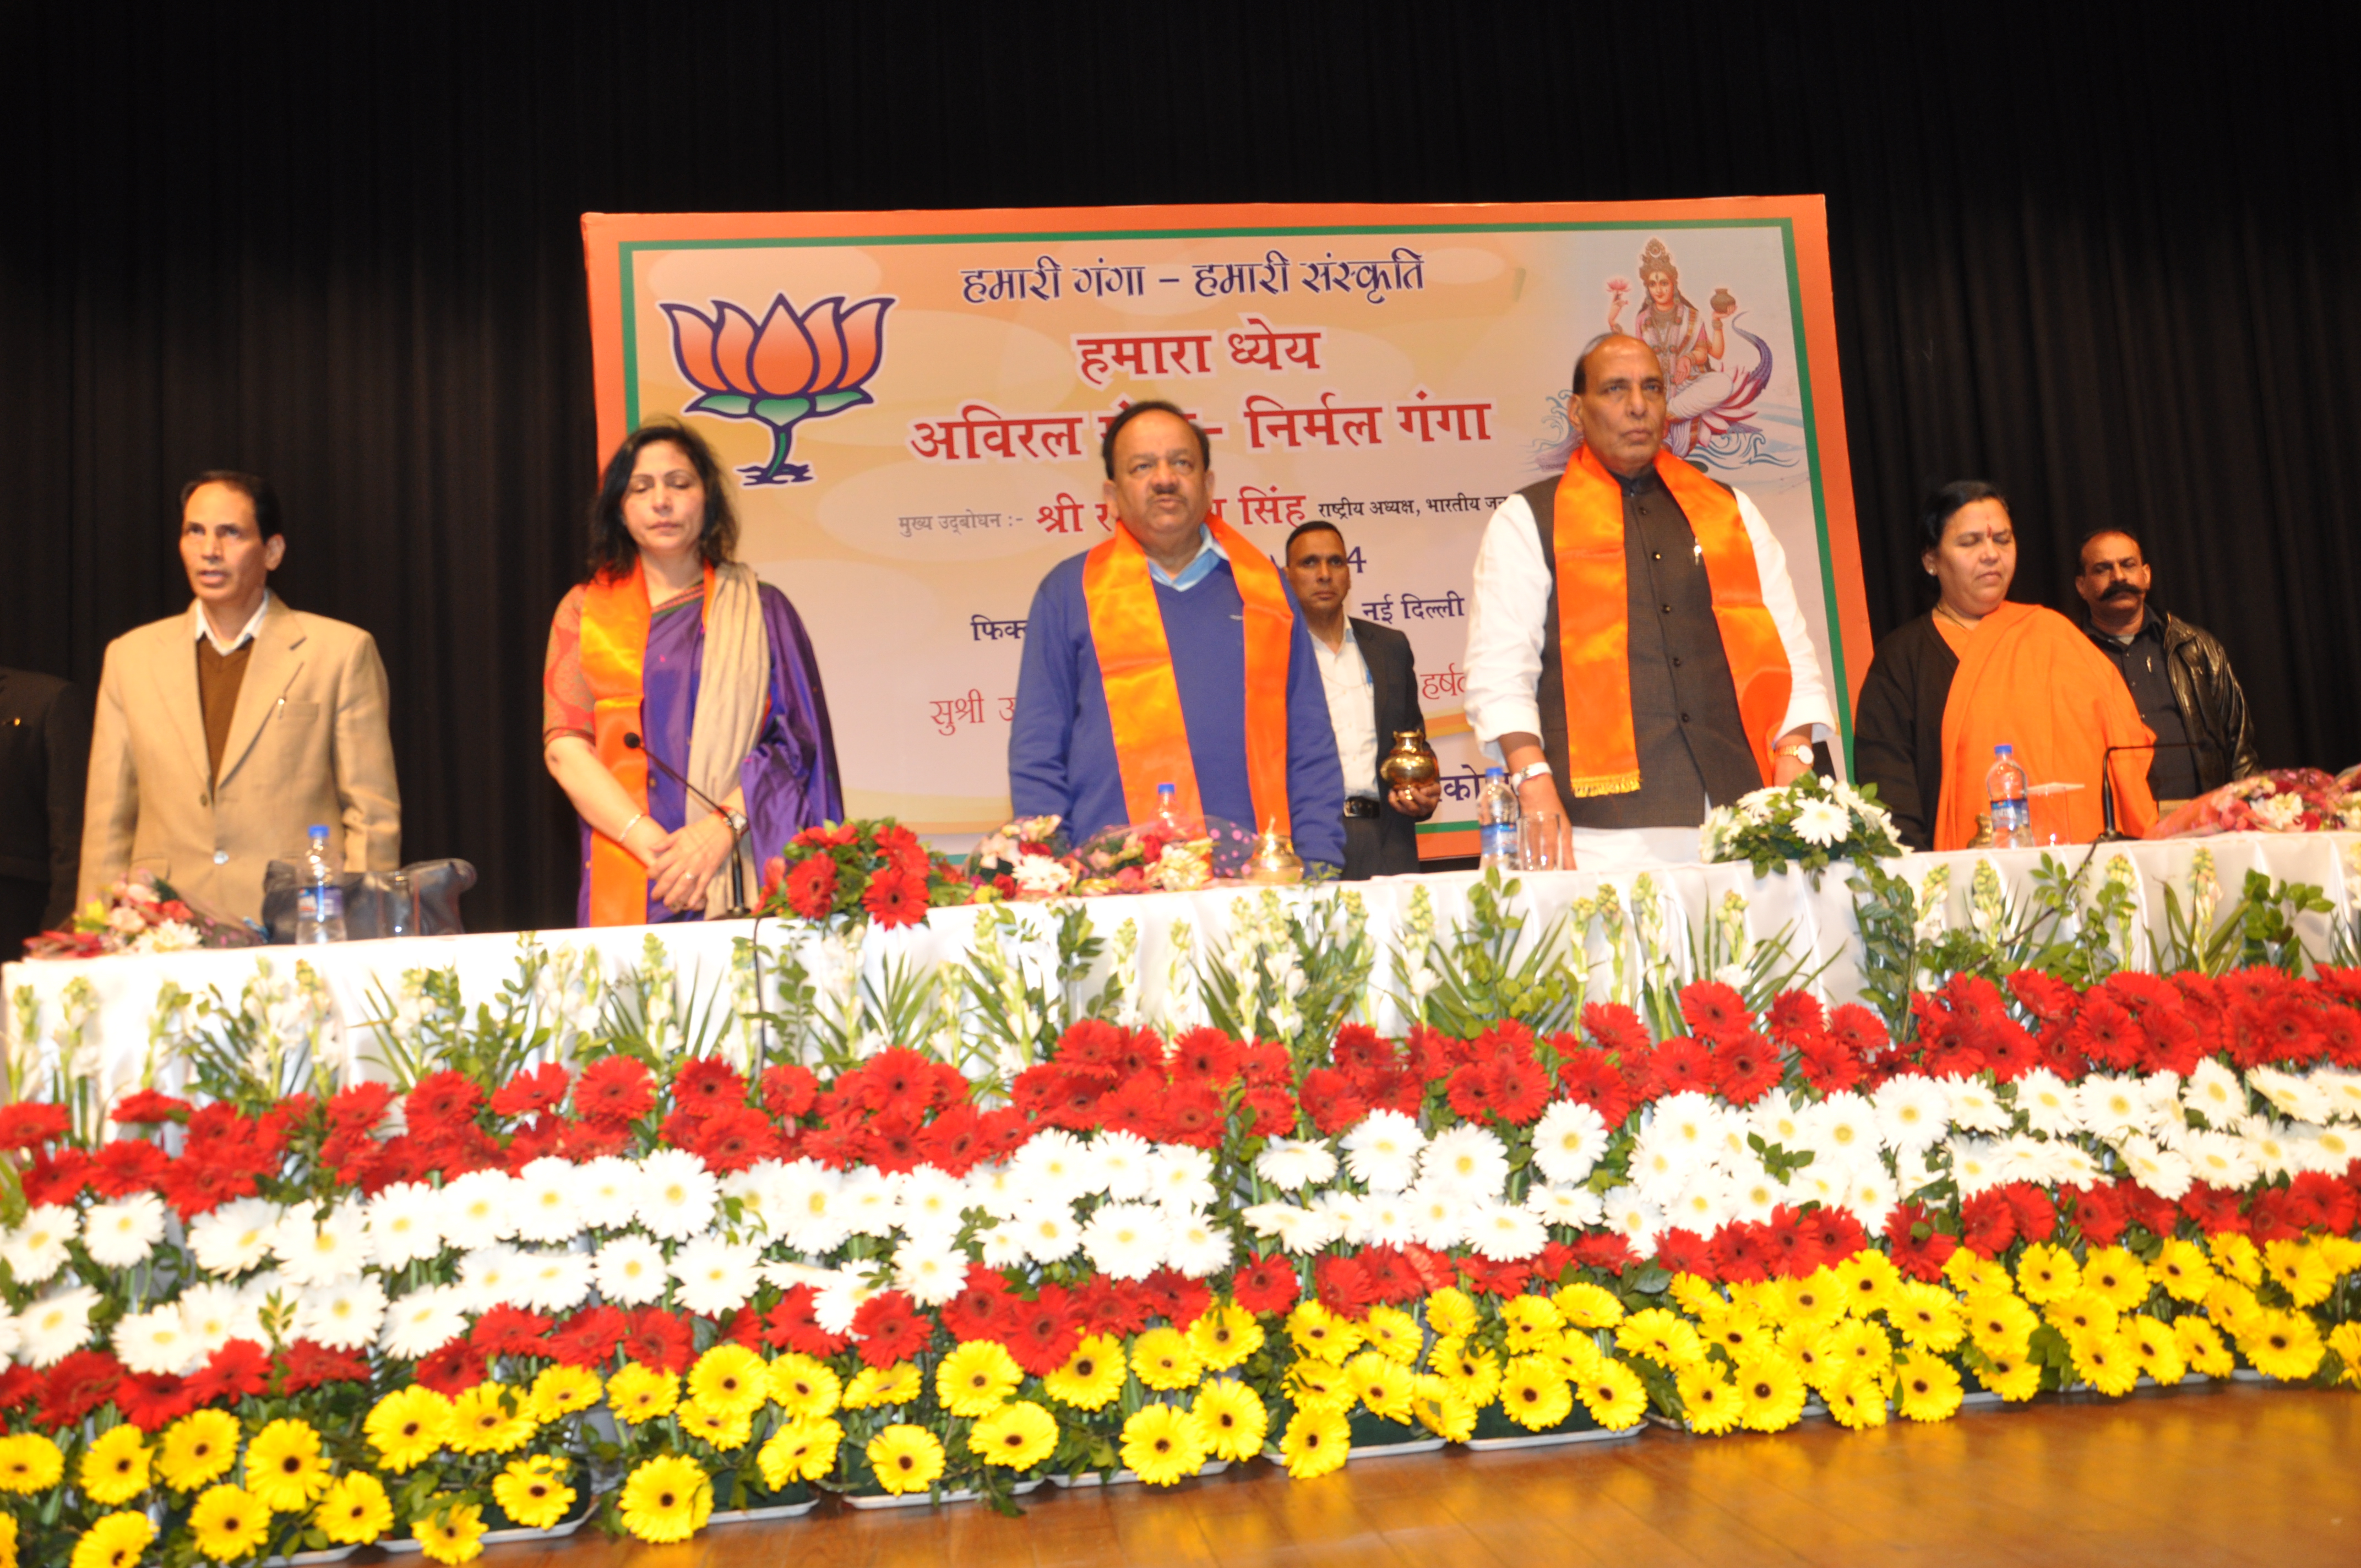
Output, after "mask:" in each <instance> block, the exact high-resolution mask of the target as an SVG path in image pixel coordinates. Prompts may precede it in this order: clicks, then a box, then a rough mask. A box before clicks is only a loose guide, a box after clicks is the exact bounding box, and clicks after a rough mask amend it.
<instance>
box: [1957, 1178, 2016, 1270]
mask: <svg viewBox="0 0 2361 1568" xmlns="http://www.w3.org/2000/svg"><path fill="white" fill-rule="evenodd" d="M2015 1240H2016V1211H2015V1210H2014V1209H2012V1208H2010V1207H2009V1206H2008V1200H2007V1199H2005V1198H2004V1197H2002V1196H2001V1195H2000V1194H1999V1193H1997V1192H1979V1193H1977V1194H1976V1195H1975V1196H1974V1197H1972V1198H1969V1199H1965V1200H1963V1201H1961V1202H1960V1245H1961V1246H1963V1247H1966V1248H1967V1249H1968V1250H1969V1251H1970V1252H1971V1253H1974V1254H1975V1255H1977V1256H1978V1257H1998V1256H1999V1255H2001V1254H2002V1253H2004V1252H2005V1251H2007V1250H2008V1247H2009V1245H2010V1244H2011V1243H2012V1242H2014V1241H2015Z"/></svg>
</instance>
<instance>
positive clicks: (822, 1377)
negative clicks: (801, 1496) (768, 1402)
mask: <svg viewBox="0 0 2361 1568" xmlns="http://www.w3.org/2000/svg"><path fill="white" fill-rule="evenodd" d="M771 1398H772V1400H773V1401H774V1403H775V1404H777V1406H778V1407H779V1408H780V1409H783V1410H785V1411H786V1412H787V1414H789V1415H791V1416H805V1417H809V1418H812V1419H818V1417H821V1416H832V1415H834V1414H836V1407H837V1406H838V1405H839V1404H840V1403H842V1402H843V1399H844V1384H843V1382H842V1380H841V1379H840V1378H839V1377H838V1376H837V1375H836V1371H835V1369H834V1368H833V1367H831V1366H829V1364H828V1363H827V1362H825V1361H820V1360H817V1359H815V1358H814V1357H812V1356H808V1355H806V1354H802V1353H801V1352H800V1351H797V1352H790V1353H789V1354H785V1355H783V1356H781V1357H779V1358H778V1359H777V1360H776V1361H774V1362H773V1363H771ZM774 1490H775V1488H774Z"/></svg>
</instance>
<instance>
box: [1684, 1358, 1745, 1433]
mask: <svg viewBox="0 0 2361 1568" xmlns="http://www.w3.org/2000/svg"><path fill="white" fill-rule="evenodd" d="M1674 1384H1675V1387H1677V1388H1678V1389H1679V1390H1680V1395H1681V1409H1682V1410H1683V1411H1685V1412H1686V1414H1687V1416H1688V1421H1689V1430H1690V1431H1694V1432H1699V1433H1702V1434H1703V1435H1705V1436H1707V1437H1713V1436H1716V1435H1719V1433H1722V1432H1726V1431H1729V1430H1730V1428H1732V1427H1734V1426H1736V1425H1737V1424H1738V1423H1739V1421H1740V1420H1741V1418H1742V1417H1743V1416H1744V1415H1745V1414H1746V1409H1745V1406H1744V1405H1742V1404H1741V1402H1740V1400H1739V1398H1738V1390H1737V1389H1736V1388H1735V1387H1731V1385H1730V1381H1729V1379H1727V1378H1725V1377H1724V1376H1722V1375H1721V1368H1720V1367H1719V1366H1717V1365H1714V1364H1713V1363H1712V1362H1710V1361H1707V1362H1700V1363H1698V1364H1697V1365H1695V1366H1691V1367H1688V1368H1686V1370H1684V1371H1683V1372H1682V1373H1681V1375H1680V1376H1678V1377H1676V1378H1675V1379H1674Z"/></svg>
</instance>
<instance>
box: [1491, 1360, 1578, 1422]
mask: <svg viewBox="0 0 2361 1568" xmlns="http://www.w3.org/2000/svg"><path fill="white" fill-rule="evenodd" d="M1500 1409H1501V1410H1502V1411H1503V1412H1505V1413H1506V1414H1507V1416H1508V1418H1509V1419H1510V1420H1512V1421H1514V1422H1516V1423H1517V1424H1518V1425H1519V1426H1521V1427H1523V1428H1524V1429H1525V1430H1526V1431H1544V1430H1546V1429H1548V1428H1550V1427H1554V1426H1555V1425H1557V1424H1558V1422H1560V1421H1562V1420H1565V1418H1566V1416H1567V1414H1568V1413H1569V1412H1571V1411H1572V1410H1573V1409H1574V1391H1573V1390H1572V1389H1571V1388H1569V1387H1567V1386H1566V1381H1565V1374H1563V1373H1561V1372H1560V1371H1558V1369H1557V1365H1556V1364H1555V1363H1554V1362H1552V1361H1550V1360H1549V1359H1548V1358H1546V1357H1544V1356H1539V1355H1520V1356H1514V1357H1511V1358H1510V1361H1509V1364H1508V1365H1506V1366H1504V1367H1502V1368H1501V1369H1500Z"/></svg>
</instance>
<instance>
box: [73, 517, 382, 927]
mask: <svg viewBox="0 0 2361 1568" xmlns="http://www.w3.org/2000/svg"><path fill="white" fill-rule="evenodd" d="M286 550H287V541H286V538H285V536H284V535H283V534H282V533H281V532H280V522H279V499H278V497H277V495H276V493H275V492H274V491H273V490H272V489H271V488H270V486H269V484H268V483H267V482H266V481H264V480H262V479H260V478H258V477H255V476H254V475H251V474H237V473H232V472H229V471H227V470H216V471H214V472H211V473H205V474H200V475H199V476H197V477H195V478H194V479H192V480H190V481H189V483H188V485H187V487H186V488H183V489H182V490H181V565H184V566H185V567H187V569H188V573H189V586H190V587H191V588H192V590H194V592H195V594H196V600H195V602H194V603H192V605H190V607H189V609H187V611H186V612H185V613H183V614H181V615H175V616H170V617H168V618H166V619H165V620H158V621H151V622H149V623H148V625H146V626H142V627H139V628H137V629H136V630H131V631H127V632H126V633H124V634H123V635H122V636H120V637H118V638H116V639H115V641H113V642H110V643H109V644H107V648H106V665H105V671H104V674H102V675H101V676H100V677H99V687H98V712H97V716H96V718H95V720H94V722H93V729H92V734H91V748H90V785H89V791H88V794H87V795H86V797H85V799H84V803H83V808H82V887H81V893H80V897H81V899H82V901H83V902H85V903H86V902H88V901H89V900H91V899H93V898H101V897H104V896H105V894H107V891H108V890H109V889H110V888H111V887H112V886H113V884H114V883H115V880H116V879H117V878H119V877H120V876H122V875H123V873H124V872H126V870H127V869H129V868H131V867H134V866H138V867H144V868H146V869H147V870H149V871H152V872H155V873H156V874H157V875H158V876H159V877H162V878H164V879H166V880H167V881H169V882H170V883H171V885H172V887H173V888H174V890H175V891H177V892H178V893H180V894H181V895H182V896H183V897H186V898H190V899H193V900H195V901H197V902H198V903H200V904H202V905H205V906H207V907H208V908H210V909H211V910H213V911H214V913H216V914H219V915H224V916H231V917H233V918H245V919H258V918H259V916H261V913H262V880H263V872H264V871H265V869H266V868H267V867H268V865H269V862H270V861H272V860H274V859H276V860H282V861H301V860H302V856H303V851H304V836H305V833H306V831H307V830H308V829H309V828H312V827H313V826H320V827H324V828H327V829H328V853H329V857H330V859H331V860H332V861H335V862H336V863H338V864H341V865H343V866H345V867H346V869H347V870H349V871H377V872H390V871H394V870H396V869H398V868H399V867H400V866H401V794H400V791H399V789H398V787H397V786H396V784H395V781H394V769H393V741H392V739H391V737H390V734H389V732H388V730H387V728H386V680H385V665H384V663H382V662H381V661H380V660H379V658H378V652H377V643H376V641H375V640H374V639H372V638H371V637H370V636H369V634H368V632H366V631H363V630H360V629H359V628H357V627H354V626H347V625H346V624H345V623H344V622H343V621H341V620H329V619H328V618H327V617H325V616H322V615H308V614H303V613H301V612H298V611H296V610H293V609H289V608H288V607H287V605H286V603H285V602H284V601H283V600H281V599H280V598H278V597H277V596H276V595H274V594H272V593H271V592H270V589H269V576H270V573H271V572H272V571H273V570H274V569H275V568H276V567H277V566H278V565H279V563H280V560H281V559H283V558H284V556H285V554H286Z"/></svg>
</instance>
